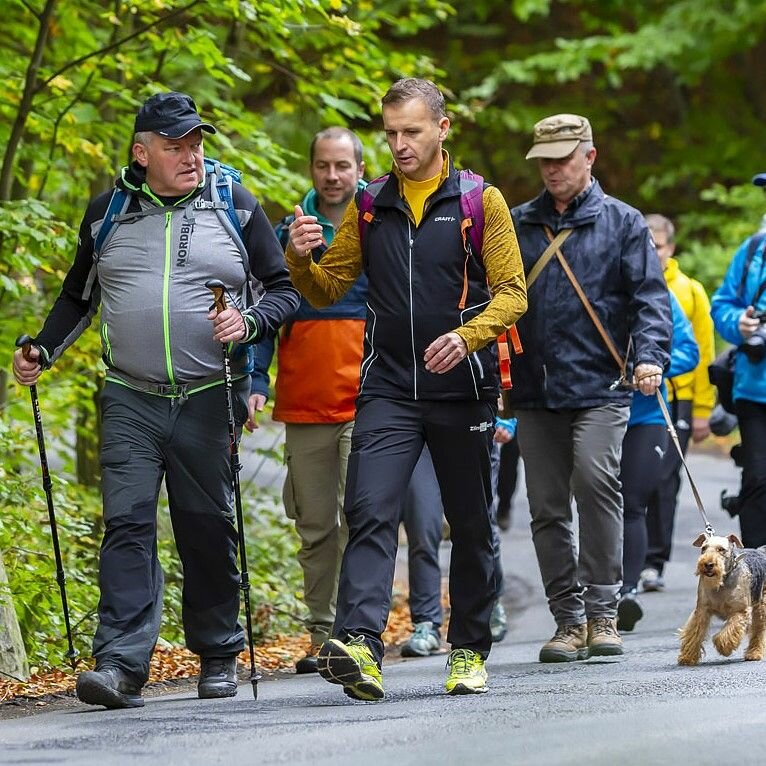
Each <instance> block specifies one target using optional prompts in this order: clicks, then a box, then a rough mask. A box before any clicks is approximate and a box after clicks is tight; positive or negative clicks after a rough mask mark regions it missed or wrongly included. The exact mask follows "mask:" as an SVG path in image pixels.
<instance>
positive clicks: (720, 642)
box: [713, 633, 737, 657]
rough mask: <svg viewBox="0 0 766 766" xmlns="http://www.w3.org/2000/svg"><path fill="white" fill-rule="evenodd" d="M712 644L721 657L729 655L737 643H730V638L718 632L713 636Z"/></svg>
mask: <svg viewBox="0 0 766 766" xmlns="http://www.w3.org/2000/svg"><path fill="white" fill-rule="evenodd" d="M713 646H714V647H715V649H716V651H717V652H718V654H720V655H721V656H722V657H730V656H731V654H732V652H733V651H734V650H735V649H736V648H737V644H734V643H732V642H731V639H729V638H727V637H725V636H721V634H720V633H716V635H715V636H713Z"/></svg>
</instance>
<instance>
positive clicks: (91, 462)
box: [75, 381, 103, 487]
mask: <svg viewBox="0 0 766 766" xmlns="http://www.w3.org/2000/svg"><path fill="white" fill-rule="evenodd" d="M102 387H103V383H102V382H101V381H99V385H98V386H97V387H96V391H95V393H94V394H93V401H94V404H95V407H87V406H82V407H78V408H77V423H76V439H75V455H76V457H77V483H78V484H82V485H83V486H85V487H98V486H99V483H100V481H101V463H100V452H101V410H100V408H99V406H98V405H99V397H100V395H101V388H102Z"/></svg>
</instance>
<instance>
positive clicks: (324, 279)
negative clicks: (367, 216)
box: [285, 199, 362, 309]
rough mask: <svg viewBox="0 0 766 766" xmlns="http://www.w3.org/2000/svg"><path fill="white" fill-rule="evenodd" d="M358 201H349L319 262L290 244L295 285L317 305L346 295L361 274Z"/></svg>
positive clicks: (289, 258)
mask: <svg viewBox="0 0 766 766" xmlns="http://www.w3.org/2000/svg"><path fill="white" fill-rule="evenodd" d="M357 216H358V211H357V207H356V202H355V201H354V200H353V199H352V200H351V202H349V205H348V207H347V208H346V212H345V214H344V216H343V220H342V221H341V224H340V228H339V229H338V231H337V232H336V233H335V237H334V238H333V241H332V242H331V243H330V246H329V247H328V248H327V250H325V252H324V254H323V255H322V260H321V261H320V262H319V263H314V261H313V259H312V258H311V257H310V256H307V255H298V253H296V252H295V250H293V246H292V245H291V244H290V245H288V246H287V250H286V251H285V260H286V261H287V268H288V269H289V270H290V279H291V280H292V283H293V285H294V286H295V288H296V289H297V290H298V291H299V292H300V294H301V295H303V297H304V298H306V300H307V301H308V302H309V303H310V304H311V305H312V306H314V308H318V309H319V308H323V307H325V306H329V305H330V304H332V303H335V302H336V301H337V300H339V299H340V298H342V297H343V295H344V294H345V293H346V291H347V290H348V289H349V288H350V287H351V285H353V284H354V282H355V281H356V278H357V277H358V276H359V275H360V274H361V273H362V249H361V244H360V242H359V222H358V220H357Z"/></svg>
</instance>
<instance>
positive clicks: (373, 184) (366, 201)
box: [356, 173, 391, 247]
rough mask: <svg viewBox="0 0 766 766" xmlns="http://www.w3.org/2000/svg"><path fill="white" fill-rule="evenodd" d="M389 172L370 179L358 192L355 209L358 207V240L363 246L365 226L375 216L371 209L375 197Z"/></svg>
mask: <svg viewBox="0 0 766 766" xmlns="http://www.w3.org/2000/svg"><path fill="white" fill-rule="evenodd" d="M390 175H391V174H390V173H386V174H385V175H382V176H379V177H378V178H375V179H374V180H372V181H370V183H368V184H367V186H365V187H364V189H362V191H360V192H359V196H358V197H357V203H356V205H357V209H358V221H359V241H360V243H361V244H362V247H364V237H365V235H366V233H367V227H368V226H369V225H370V224H371V223H372V221H373V219H374V218H375V216H374V215H373V212H372V209H373V208H374V207H375V199H376V198H377V196H378V194H380V190H381V189H382V188H383V187H384V186H385V185H386V182H387V181H388V179H389V176H390Z"/></svg>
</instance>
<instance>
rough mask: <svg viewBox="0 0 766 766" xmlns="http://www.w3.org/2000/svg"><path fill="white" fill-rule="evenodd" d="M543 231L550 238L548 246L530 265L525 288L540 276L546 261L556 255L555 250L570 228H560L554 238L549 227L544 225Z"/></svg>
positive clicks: (546, 263) (568, 233) (569, 232)
mask: <svg viewBox="0 0 766 766" xmlns="http://www.w3.org/2000/svg"><path fill="white" fill-rule="evenodd" d="M545 233H546V234H547V235H548V239H550V240H551V242H550V244H549V245H548V247H546V248H545V250H543V254H542V255H541V256H540V257H539V258H538V259H537V260H536V261H535V265H534V266H532V269H531V270H530V272H529V274H527V288H529V287H532V285H533V284H534V282H535V280H536V279H537V278H538V277H539V276H540V273H541V272H542V270H543V269H544V268H545V267H546V266H547V265H548V261H550V259H551V258H553V256H554V255H556V250H558V248H560V247H561V246H562V245H563V244H564V241H565V240H566V238H567V237H568V236H569V235H570V234H571V233H572V229H562V230H561V231H560V232H559V233H558V234H557V235H556V236H555V237H554V238H552V235H551V233H550V229H548V228H547V227H546V229H545Z"/></svg>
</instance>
